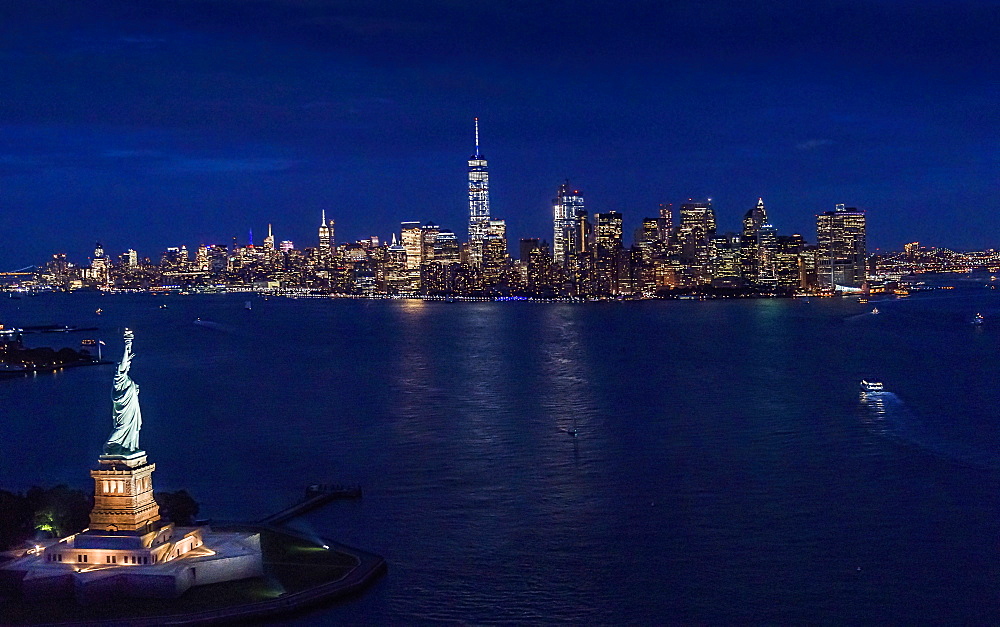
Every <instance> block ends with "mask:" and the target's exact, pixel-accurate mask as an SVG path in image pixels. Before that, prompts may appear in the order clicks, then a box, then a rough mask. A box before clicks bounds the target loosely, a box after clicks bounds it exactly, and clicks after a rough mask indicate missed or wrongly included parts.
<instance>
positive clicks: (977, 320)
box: [972, 313, 985, 325]
mask: <svg viewBox="0 0 1000 627" xmlns="http://www.w3.org/2000/svg"><path fill="white" fill-rule="evenodd" d="M983 320H985V318H984V317H983V314H981V313H977V314H976V317H975V318H973V319H972V324H976V325H979V324H982V323H983Z"/></svg>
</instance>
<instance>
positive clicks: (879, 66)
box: [0, 0, 1000, 270]
mask: <svg viewBox="0 0 1000 627" xmlns="http://www.w3.org/2000/svg"><path fill="white" fill-rule="evenodd" d="M38 7H40V8H38ZM994 8H995V3H992V2H986V1H980V2H958V3H950V4H949V5H948V6H946V7H945V6H939V5H937V4H935V3H930V2H917V3H906V4H905V5H901V4H900V5H896V4H893V3H870V2H861V1H859V0H850V1H848V2H838V3H832V2H830V3H827V2H818V3H813V4H811V5H810V7H809V11H803V10H801V7H799V6H796V5H791V4H790V3H781V2H779V3H770V4H768V5H766V6H752V7H751V6H747V5H745V4H740V3H729V2H723V1H720V2H713V3H707V4H704V3H702V4H699V5H698V6H694V5H688V4H686V3H675V4H670V5H663V4H662V3H651V4H642V3H640V4H637V5H635V6H634V8H633V10H631V11H616V10H612V9H611V8H609V7H606V6H604V5H602V4H599V3H572V4H571V3H559V2H556V3H545V4H544V5H539V6H530V7H529V6H524V7H519V8H518V10H516V11H514V10H505V9H504V8H503V7H499V6H471V5H470V6H464V5H463V6H462V7H460V8H458V9H456V7H455V6H453V5H451V4H450V3H444V2H432V3H426V4H423V5H421V6H420V7H419V8H416V7H410V8H400V7H394V6H393V7H390V6H380V5H376V4H366V5H364V6H355V7H346V6H341V5H338V4H335V3H327V2H301V1H298V0H275V1H273V2H229V1H225V0H216V1H193V0H192V1H181V2H172V3H155V2H154V3H148V4H144V5H143V7H142V8H141V9H140V8H134V9H127V8H123V7H122V6H121V5H118V4H116V3H110V2H95V3H87V6H86V7H83V6H80V5H79V4H77V3H70V2H67V1H65V0H48V1H45V2H43V3H42V4H41V5H38V6H37V7H36V10H32V11H28V10H24V9H21V10H19V9H17V8H8V9H5V10H4V15H3V17H4V20H5V23H6V24H7V25H8V28H9V31H10V33H11V36H10V37H9V38H7V40H6V41H5V44H4V46H3V47H2V48H0V53H2V54H3V56H4V58H5V63H4V64H3V66H2V67H3V70H0V71H3V72H4V78H5V84H6V85H8V91H7V94H6V96H5V102H4V106H3V108H2V109H0V137H3V138H4V142H3V144H2V146H0V198H2V202H3V206H4V226H5V228H6V231H5V233H7V234H8V238H9V239H10V240H12V241H15V242H16V245H15V246H10V247H5V250H4V251H2V252H0V268H3V269H8V270H9V269H13V268H15V267H19V266H22V265H27V264H29V263H34V262H35V261H36V260H38V259H43V258H45V257H46V256H47V255H48V254H50V253H51V252H52V251H57V250H58V251H63V252H66V253H68V254H70V255H71V256H75V257H82V256H83V255H85V254H86V251H88V250H89V249H90V248H91V247H92V246H93V242H94V241H98V240H99V241H103V242H106V243H107V242H112V241H124V240H126V239H128V240H130V244H129V245H130V246H135V247H138V248H139V249H141V250H159V249H162V248H163V247H165V246H169V245H172V244H173V243H175V242H177V241H178V240H183V241H187V242H190V243H200V242H205V243H208V242H215V243H224V242H229V241H230V240H231V238H232V236H233V235H238V236H239V237H240V238H241V240H242V239H243V238H244V235H243V234H244V233H246V231H247V230H248V229H251V228H252V229H253V230H259V232H263V230H264V227H265V226H266V225H267V224H269V223H270V224H273V225H274V230H275V233H277V235H276V237H278V238H279V239H290V240H293V241H302V242H306V241H308V240H309V239H311V237H313V236H314V234H315V230H314V229H315V227H314V226H310V225H313V224H315V217H314V216H315V215H318V214H319V213H320V211H322V210H326V211H327V213H328V214H329V215H331V216H335V217H336V220H337V227H338V237H337V239H338V240H339V241H354V240H356V239H361V238H364V237H368V236H370V235H372V234H375V233H379V234H383V236H384V234H387V233H390V232H393V231H395V229H396V225H397V224H398V222H399V221H401V220H405V219H413V218H414V217H416V216H426V219H431V220H434V221H436V222H437V223H439V224H441V225H443V226H447V227H449V228H451V229H453V230H454V231H455V232H456V233H459V234H461V235H464V230H465V229H464V228H463V222H464V221H465V220H467V219H468V212H469V204H468V202H469V200H468V190H466V189H464V187H465V186H466V185H467V181H466V180H464V179H465V178H466V176H465V174H464V173H463V170H465V169H466V166H465V164H463V158H464V157H466V156H467V155H468V154H469V153H470V148H472V143H473V142H472V137H470V135H471V133H470V128H469V127H470V125H469V121H471V120H472V118H475V117H478V118H479V120H480V121H481V122H482V125H481V126H482V129H481V130H482V132H483V133H484V139H486V138H488V140H486V141H485V142H484V143H485V145H487V146H488V149H487V150H485V151H484V152H485V153H487V154H488V155H489V157H490V163H489V167H490V175H491V176H490V178H491V179H492V180H491V181H490V185H489V212H490V214H491V215H492V216H498V217H502V218H503V219H504V220H505V221H506V228H507V230H508V232H509V234H510V239H511V240H512V241H514V240H516V239H518V238H521V237H542V238H546V239H547V238H548V237H547V236H548V234H549V233H551V229H552V222H551V220H552V216H551V215H549V210H550V208H551V205H550V204H549V202H550V200H551V198H552V189H553V183H554V182H558V181H563V180H565V179H567V178H568V179H570V180H571V181H572V182H573V185H577V186H579V188H580V189H581V191H582V192H583V194H584V195H585V197H586V199H587V209H588V211H589V212H590V213H591V214H592V215H593V214H596V213H602V212H609V211H618V212H620V213H622V214H623V215H624V216H625V217H626V225H625V232H626V233H627V234H628V233H630V232H631V231H632V230H634V229H635V228H637V227H638V226H639V224H638V221H639V220H641V218H642V217H652V216H655V215H656V208H657V207H658V206H659V205H660V204H661V203H670V202H673V203H678V202H683V199H685V198H696V199H699V198H700V199H704V198H712V199H713V205H714V208H715V210H716V212H717V214H718V219H719V223H720V224H721V225H727V227H728V225H735V224H738V220H739V219H740V217H741V216H742V215H743V214H744V212H745V211H747V210H748V209H750V208H752V203H753V202H754V200H755V199H756V198H758V197H764V198H765V199H767V202H768V206H769V208H770V209H771V214H772V215H771V218H772V219H773V221H774V223H775V225H776V226H777V227H778V228H779V230H781V231H782V232H789V233H794V232H799V233H802V234H803V235H806V236H807V237H808V236H809V235H810V234H811V233H812V223H813V219H814V218H813V216H815V215H817V214H819V213H822V212H824V211H828V210H829V209H830V208H831V207H832V206H833V205H834V204H836V203H841V202H844V203H848V204H851V205H853V206H857V207H859V208H861V209H865V210H870V211H871V212H873V213H876V214H877V215H878V216H879V219H878V220H876V221H873V222H872V223H871V224H870V225H869V242H870V249H873V250H874V249H878V248H882V249H896V248H899V247H901V246H902V245H903V244H904V243H906V242H908V241H913V240H919V241H927V242H930V241H935V242H940V243H942V244H944V245H950V246H953V247H955V248H958V249H982V248H987V247H991V246H994V245H996V244H995V241H994V234H995V233H997V232H1000V211H997V210H996V209H997V208H996V200H995V194H994V189H993V187H994V182H995V180H996V172H997V169H998V163H1000V157H998V149H997V147H996V145H995V142H993V141H992V140H991V137H990V133H989V132H988V131H989V129H991V128H995V126H996V121H997V120H996V116H997V113H996V111H995V106H994V104H993V103H995V101H996V99H997V90H998V85H997V82H996V80H995V79H993V78H992V76H993V73H992V72H991V69H992V68H993V61H992V59H994V57H995V53H994V52H993V43H992V42H993V41H994V40H995V39H996V36H997V35H998V33H1000V24H998V17H997V13H996V11H995V10H994ZM553 23H558V24H560V25H561V26H560V28H557V29H552V28H551V27H550V25H551V24H553ZM261 25H266V28H265V27H263V26H261ZM178 224H183V225H184V227H185V231H186V232H184V233H178V232H177V225H178Z"/></svg>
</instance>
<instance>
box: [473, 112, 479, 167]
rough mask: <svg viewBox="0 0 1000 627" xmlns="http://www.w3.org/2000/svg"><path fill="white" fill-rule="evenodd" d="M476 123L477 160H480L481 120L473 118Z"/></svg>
mask: <svg viewBox="0 0 1000 627" xmlns="http://www.w3.org/2000/svg"><path fill="white" fill-rule="evenodd" d="M473 121H474V122H475V123H476V158H477V159H478V158H479V118H473Z"/></svg>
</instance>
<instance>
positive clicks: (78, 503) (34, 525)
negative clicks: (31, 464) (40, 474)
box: [0, 485, 91, 550]
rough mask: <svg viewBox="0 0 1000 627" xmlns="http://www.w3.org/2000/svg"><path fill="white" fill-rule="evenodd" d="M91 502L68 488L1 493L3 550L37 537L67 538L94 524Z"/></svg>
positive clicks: (1, 546) (0, 516) (0, 523)
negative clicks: (91, 517)
mask: <svg viewBox="0 0 1000 627" xmlns="http://www.w3.org/2000/svg"><path fill="white" fill-rule="evenodd" d="M90 507H91V499H90V496H89V495H88V494H85V493H84V492H82V491H80V490H72V489H70V488H68V487H66V486H65V485H58V486H56V487H54V488H49V489H43V488H39V487H38V486H35V487H33V488H31V489H30V490H28V491H27V493H25V494H15V493H13V492H7V491H6V490H0V550H3V549H9V548H11V547H15V546H18V545H21V544H23V543H24V542H26V541H28V540H31V539H32V538H37V537H48V538H63V537H65V536H68V535H72V534H74V533H77V532H79V531H83V530H84V529H85V528H86V527H87V525H88V524H89V523H90Z"/></svg>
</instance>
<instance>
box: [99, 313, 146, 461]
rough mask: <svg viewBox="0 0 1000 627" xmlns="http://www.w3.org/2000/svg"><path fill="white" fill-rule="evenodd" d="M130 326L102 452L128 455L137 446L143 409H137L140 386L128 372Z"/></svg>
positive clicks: (126, 330) (116, 375)
mask: <svg viewBox="0 0 1000 627" xmlns="http://www.w3.org/2000/svg"><path fill="white" fill-rule="evenodd" d="M133 339H135V335H133V333H132V331H131V330H130V329H125V353H124V354H123V355H122V360H121V361H120V362H118V368H117V370H116V371H115V380H114V392H113V393H112V396H111V398H112V402H113V410H112V415H111V418H112V420H113V421H114V430H113V431H112V432H111V436H110V437H109V438H108V441H107V443H106V444H105V445H104V454H105V455H131V454H132V453H135V452H137V451H138V450H139V429H141V428H142V412H141V411H140V410H139V386H138V385H136V383H135V381H133V380H132V378H131V377H130V376H129V369H130V368H131V367H132V357H133V353H132V340H133Z"/></svg>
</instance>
